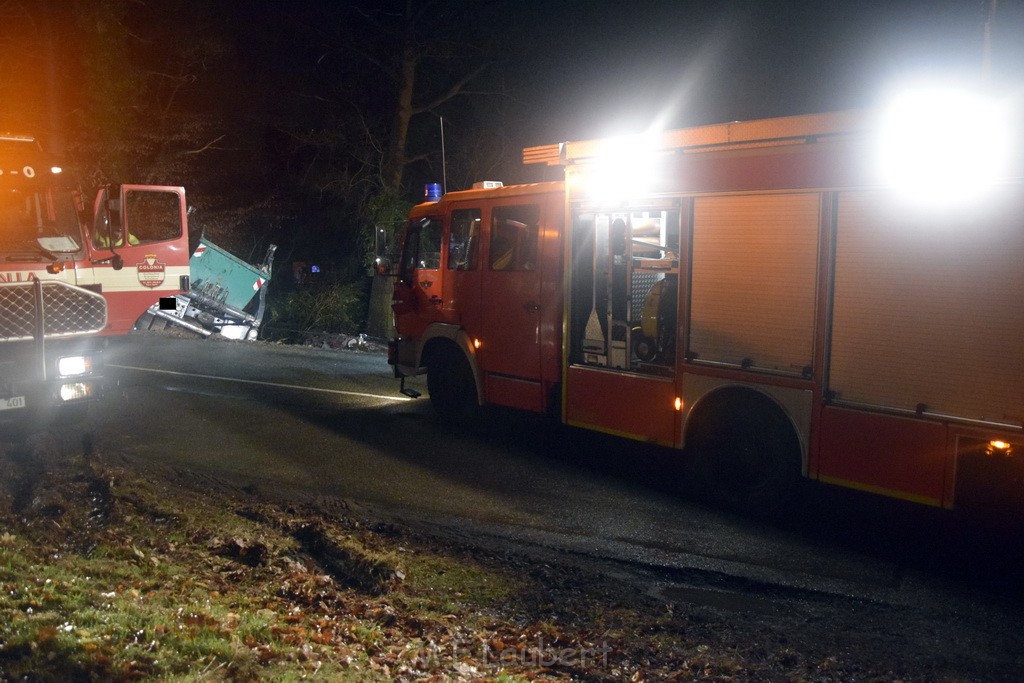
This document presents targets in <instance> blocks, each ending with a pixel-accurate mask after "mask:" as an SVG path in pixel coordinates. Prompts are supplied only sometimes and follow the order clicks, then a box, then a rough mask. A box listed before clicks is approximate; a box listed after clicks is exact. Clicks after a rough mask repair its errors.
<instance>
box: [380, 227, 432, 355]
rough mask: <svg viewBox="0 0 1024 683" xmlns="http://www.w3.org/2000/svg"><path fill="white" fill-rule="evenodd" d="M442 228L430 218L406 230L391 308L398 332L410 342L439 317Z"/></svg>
mask: <svg viewBox="0 0 1024 683" xmlns="http://www.w3.org/2000/svg"><path fill="white" fill-rule="evenodd" d="M441 228H442V222H441V220H440V219H439V218H432V217H431V218H423V219H418V220H414V221H412V222H410V224H409V226H408V227H407V229H406V235H405V243H404V245H403V247H402V261H401V263H400V265H399V276H398V282H397V283H395V292H394V298H393V299H392V304H391V308H392V310H393V311H394V313H395V323H396V326H397V327H398V329H400V330H402V331H403V334H404V335H407V336H409V337H412V338H417V337H419V336H420V335H421V334H422V333H423V330H424V329H426V327H427V325H428V324H430V323H431V322H433V321H435V320H437V319H439V316H440V313H439V309H440V306H441V303H442V292H441V275H440V270H439V269H440V267H441Z"/></svg>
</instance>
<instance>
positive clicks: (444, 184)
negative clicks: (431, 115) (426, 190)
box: [437, 116, 448, 192]
mask: <svg viewBox="0 0 1024 683" xmlns="http://www.w3.org/2000/svg"><path fill="white" fill-rule="evenodd" d="M437 118H439V119H440V120H441V191H442V192H447V191H448V167H447V166H446V165H445V160H444V117H443V116H438V117H437Z"/></svg>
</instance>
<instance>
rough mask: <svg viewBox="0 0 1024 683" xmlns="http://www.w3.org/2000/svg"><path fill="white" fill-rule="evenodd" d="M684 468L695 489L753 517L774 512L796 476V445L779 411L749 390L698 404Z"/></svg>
mask: <svg viewBox="0 0 1024 683" xmlns="http://www.w3.org/2000/svg"><path fill="white" fill-rule="evenodd" d="M700 410H701V412H700V415H699V416H698V418H699V419H698V420H697V421H695V433H694V434H693V438H692V443H691V444H690V449H691V455H692V461H691V467H690V468H689V471H688V473H687V474H688V476H689V478H690V479H691V480H692V481H691V483H692V484H694V485H695V486H696V488H697V491H698V493H699V494H701V495H703V496H704V497H705V498H707V499H709V500H711V501H712V502H714V503H716V504H719V505H723V506H725V507H728V508H731V509H734V510H738V511H741V512H744V513H746V514H751V515H755V516H761V517H764V516H772V515H774V514H776V513H777V512H779V511H780V510H781V509H782V508H783V507H784V506H785V505H786V503H787V502H789V500H790V498H791V497H792V495H793V492H794V489H795V487H796V483H797V482H798V480H799V478H800V465H801V458H800V444H799V440H798V439H797V436H796V433H795V432H794V430H793V428H792V426H791V425H790V423H789V421H788V420H787V419H786V417H785V415H784V414H783V412H782V410H781V409H780V408H779V407H778V406H776V405H775V404H774V403H773V402H772V401H771V400H770V399H768V398H767V397H765V396H763V395H761V394H758V393H757V392H754V391H751V390H743V391H738V392H735V393H731V394H724V395H721V396H713V397H711V398H710V399H709V400H708V403H706V404H705V405H703V406H701V409H700Z"/></svg>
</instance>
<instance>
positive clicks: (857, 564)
mask: <svg viewBox="0 0 1024 683" xmlns="http://www.w3.org/2000/svg"><path fill="white" fill-rule="evenodd" d="M107 363H108V366H109V369H110V373H111V375H112V376H116V377H117V378H118V379H119V382H120V396H119V397H118V398H115V399H112V400H109V401H106V402H105V403H104V404H102V405H100V406H98V408H99V410H97V411H94V416H93V425H92V429H93V430H94V431H95V434H96V438H97V442H98V443H99V444H100V445H101V447H104V448H108V449H114V450H116V451H118V452H122V453H124V454H126V455H127V456H128V457H131V458H137V459H140V460H146V461H152V462H158V463H162V464H166V465H171V466H174V467H180V468H187V469H188V470H190V471H193V472H196V473H199V474H202V475H206V476H211V477H216V478H217V479H219V480H224V481H228V482H231V483H233V484H235V485H238V486H249V487H254V490H257V491H260V492H264V493H266V494H268V495H274V496H284V497H289V496H295V497H297V498H305V499H309V498H312V499H315V500H320V501H345V504H346V505H348V506H350V507H354V508H356V509H363V510H365V511H367V513H370V514H373V515H376V516H382V517H398V518H401V519H402V520H403V521H406V522H409V523H413V524H420V525H423V526H424V527H429V528H431V529H433V530H440V531H442V532H444V533H450V534H455V535H459V536H463V537H466V538H470V539H472V540H474V541H476V542H481V543H511V544H517V545H518V546H519V547H523V548H528V549H533V550H534V551H538V552H549V553H557V554H561V555H562V556H567V557H573V558H576V559H577V560H580V561H594V562H605V563H611V565H610V566H613V565H616V563H617V566H621V567H642V568H644V570H645V571H655V572H656V573H657V572H662V573H663V574H664V575H665V576H667V577H674V578H673V580H672V581H668V580H666V581H665V582H663V584H664V585H662V587H661V588H657V587H656V586H655V587H654V588H653V589H652V590H679V581H683V582H684V583H685V582H687V581H688V582H689V583H690V584H693V585H698V584H700V585H704V586H710V587H712V588H714V589H716V590H717V589H718V588H723V587H724V588H729V587H730V586H733V587H735V586H742V585H772V586H781V587H785V588H786V589H789V590H797V591H813V592H821V593H827V594H834V595H842V596H854V597H858V598H864V599H870V600H879V601H884V602H888V603H894V604H904V605H914V604H920V603H921V602H922V601H924V602H931V601H935V602H937V603H942V604H944V605H946V606H947V607H950V606H953V607H955V606H957V605H959V606H960V607H962V608H963V609H971V610H975V609H978V608H979V606H980V605H988V606H992V605H995V606H997V607H996V608H997V609H1002V607H998V606H999V605H1004V606H1005V604H1006V596H1007V595H1011V596H1017V595H1018V592H1017V591H1019V587H1020V573H1019V572H1020V570H1019V569H1017V567H1020V566H1021V565H1020V564H1018V563H1015V562H1010V561H1008V560H1007V554H1006V552H1005V546H1003V545H1002V544H1004V543H1006V539H1005V537H1002V536H999V535H998V534H996V535H994V536H990V535H988V532H987V531H986V532H985V534H979V533H975V529H974V528H973V527H972V528H971V529H969V530H967V531H965V530H964V528H963V527H962V526H960V522H959V521H957V520H951V519H949V518H948V517H947V516H943V514H942V513H940V512H937V511H932V510H922V509H920V508H917V507H914V506H909V505H904V504H902V503H897V502H893V501H885V500H879V499H877V498H875V497H871V496H861V495H859V494H850V493H848V492H843V491H839V490H835V489H831V488H829V487H822V486H817V485H814V486H810V485H809V486H808V487H807V490H806V491H804V492H802V494H801V497H800V498H799V499H798V501H797V503H796V504H795V506H794V510H793V512H791V513H790V514H789V515H787V517H785V518H783V519H782V520H780V521H775V522H773V523H766V522H759V521H756V520H751V519H746V518H742V517H737V516H734V515H730V514H727V513H723V512H721V511H718V510H714V509H710V508H708V507H706V506H704V505H702V504H700V503H699V502H696V501H692V500H688V499H687V498H686V497H684V496H681V495H680V494H678V493H677V491H676V490H675V485H674V481H673V479H672V477H671V476H670V474H669V473H670V472H671V464H672V461H673V460H674V459H676V458H677V457H678V454H676V453H673V452H671V451H666V450H664V449H652V448H649V447H645V446H642V445H639V444H633V443H629V442H624V441H621V440H618V439H613V438H609V437H603V436H601V435H594V434H587V433H582V432H579V431H575V430H568V429H565V428H562V427H560V426H559V425H557V424H554V423H552V422H551V421H549V420H547V419H545V418H542V417H539V416H532V415H525V414H520V413H514V412H509V411H492V412H490V413H487V414H486V415H485V418H484V419H483V420H482V421H481V424H480V425H479V427H478V428H475V429H472V430H469V431H453V430H451V429H450V428H445V427H443V426H441V425H439V424H438V423H436V422H435V421H434V419H433V416H432V412H431V410H430V406H429V403H428V401H427V399H425V398H424V399H419V400H408V399H406V398H405V397H403V396H401V395H399V394H398V392H397V389H398V387H397V381H396V380H394V379H393V378H392V377H391V373H390V368H389V367H388V365H387V364H386V360H385V358H384V356H383V354H380V353H366V352H355V351H345V350H320V349H309V348H301V347H288V346H280V345H272V344H264V343H257V344H247V343H237V342H222V341H215V340H193V339H175V338H164V337H159V336H150V335H144V336H132V337H130V338H128V339H127V340H123V341H121V342H120V343H117V344H114V345H112V346H111V348H110V349H109V350H108V352H107ZM423 391H424V393H426V392H425V390H423ZM965 553H969V554H970V559H969V561H968V560H966V559H965ZM673 582H675V583H673ZM670 584H672V585H673V586H674V588H673V587H672V586H670ZM665 586H669V587H668V588H666V587H665Z"/></svg>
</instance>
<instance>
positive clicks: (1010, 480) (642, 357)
mask: <svg viewBox="0 0 1024 683" xmlns="http://www.w3.org/2000/svg"><path fill="white" fill-rule="evenodd" d="M933 113H934V112H933ZM929 122H931V119H930V118H924V119H917V120H915V121H913V123H915V124H916V125H915V126H912V128H911V129H910V131H909V132H904V133H903V137H900V138H898V139H896V140H895V141H893V139H889V141H888V142H884V143H880V142H879V140H880V139H881V136H882V135H883V133H885V132H886V130H887V126H888V124H887V123H884V122H880V121H879V120H878V119H877V117H875V116H874V115H873V114H869V113H865V112H850V113H837V114H824V115H809V116H798V117H787V118H781V119H771V120H761V121H750V122H737V123H730V124H724V125H715V126H706V127H700V128H690V129H684V130H676V131H671V132H663V133H659V134H657V135H654V136H650V137H644V138H641V137H634V138H629V139H618V140H595V141H585V142H570V143H563V144H560V145H551V146H544V147H536V148H529V149H526V150H524V162H525V163H542V164H548V165H552V166H561V167H563V168H564V182H563V181H559V182H548V183H540V184H536V185H524V186H515V187H501V186H500V183H488V184H486V185H484V184H479V186H476V187H474V188H473V189H471V190H466V191H458V192H450V193H448V194H445V195H443V196H434V197H429V196H428V200H427V201H426V202H425V203H423V204H420V205H418V206H416V207H415V208H414V209H413V210H412V212H411V215H410V217H409V220H408V223H407V225H406V227H405V229H404V231H403V234H402V237H401V249H402V251H401V257H400V260H399V262H398V263H397V264H396V265H397V268H396V271H397V278H398V280H397V283H396V286H395V293H394V300H393V310H394V314H395V324H396V329H397V332H398V337H397V339H395V340H394V341H393V342H392V344H391V346H390V354H389V355H390V362H391V363H392V364H393V365H394V369H395V374H396V376H397V377H401V378H403V390H404V378H405V377H408V376H413V375H419V374H422V373H426V375H427V388H428V390H429V393H430V398H431V401H432V403H433V404H434V405H435V406H436V409H437V411H438V412H439V413H441V414H442V415H445V416H456V415H464V414H465V413H466V412H467V411H470V410H471V409H472V408H474V407H475V406H477V405H478V404H494V405H502V406H511V407H515V408H520V409H525V410H531V411H548V410H551V411H553V412H557V413H558V414H560V416H561V419H562V420H563V421H564V422H565V423H566V424H569V425H573V426H577V427H583V428H588V429H594V430H598V431H601V432H607V433H610V434H615V435H621V436H623V437H628V438H632V439H637V440H641V441H645V442H651V443H654V444H660V445H663V446H667V447H670V448H677V449H684V448H685V450H686V451H687V454H688V456H690V457H688V458H686V461H687V462H690V463H691V465H692V466H691V467H689V468H687V470H686V471H687V472H689V474H691V475H692V476H694V477H698V478H699V479H698V481H700V482H701V483H702V485H703V487H705V488H706V489H707V490H709V491H712V492H713V493H714V494H715V496H716V497H717V498H718V499H719V500H721V501H725V502H728V503H731V504H734V505H736V506H739V507H742V508H745V509H749V510H758V509H764V508H766V507H771V506H772V505H774V504H775V503H776V502H777V501H779V500H780V497H781V496H783V495H784V494H785V492H786V491H787V490H788V489H789V487H790V486H791V485H792V483H793V482H794V480H796V479H797V478H798V477H799V476H800V475H803V476H804V477H808V478H812V479H817V480H820V481H824V482H829V483H832V484H838V485H842V486H848V487H853V488H857V489H862V490H866V491H871V492H875V493H880V494H885V495H889V496H894V497H897V498H902V499H906V500H910V501H916V502H919V503H924V504H928V505H934V506H944V507H950V508H951V507H969V506H975V505H980V506H988V505H1004V504H1005V505H1013V506H1017V507H1018V509H1019V508H1020V506H1021V503H1022V499H1024V465H1022V461H1024V438H1022V425H1024V346H1022V340H1024V305H1022V302H1024V173H1022V172H1021V171H1022V165H1021V163H1020V162H1021V159H1020V158H1019V157H1016V158H1015V157H1013V156H1012V154H1011V155H1009V156H1006V155H1004V157H1003V158H1002V160H1001V162H1005V163H1000V164H997V163H995V161H991V162H988V161H986V163H985V165H984V167H983V169H982V170H974V171H969V170H968V166H969V165H970V164H969V163H968V162H971V161H978V160H980V159H981V157H979V156H977V155H975V156H973V157H972V156H971V154H972V153H973V152H976V151H977V150H978V149H979V148H981V147H983V148H985V150H987V151H997V152H998V151H1000V150H1001V149H1002V148H1007V143H1006V141H1005V140H1002V141H1000V140H994V141H993V140H990V139H988V138H986V136H988V135H990V134H991V133H992V131H991V130H989V129H988V128H986V127H985V126H979V125H975V126H974V127H973V129H972V131H971V135H973V136H974V141H973V143H971V142H970V141H968V142H958V141H955V140H953V138H952V133H951V131H950V130H948V129H946V130H941V131H940V137H939V138H934V137H933V138H932V139H929V140H925V142H926V143H927V144H930V145H931V147H932V149H933V150H937V152H935V151H933V152H929V153H926V154H924V158H923V159H919V160H920V161H924V162H925V163H924V165H923V166H922V167H919V168H918V169H917V173H918V176H917V181H918V182H916V183H913V182H912V183H910V187H911V189H913V190H915V192H913V193H908V192H907V186H905V185H902V184H901V183H900V182H898V181H897V179H896V178H895V177H893V176H892V175H891V173H892V172H893V171H894V169H897V168H899V164H898V163H897V161H896V157H893V156H892V155H894V154H896V153H897V152H898V151H899V149H898V148H899V146H900V145H902V144H904V143H913V142H915V141H917V142H920V141H921V140H920V139H919V138H920V136H921V135H923V134H926V133H927V134H929V135H934V132H929V126H928V125H927V124H928V123H929ZM974 123H975V124H977V123H978V122H977V121H975V122H974ZM1000 145H1002V147H1000ZM908 149H913V148H912V147H910V148H908ZM1009 149H1010V151H1011V152H1013V151H1014V150H1015V149H1016V148H1015V147H1013V146H1009ZM958 151H960V152H965V153H966V154H967V158H966V159H960V158H955V159H954V157H955V153H956V152H958ZM1002 151H1005V149H1002ZM916 153H917V154H919V155H920V152H916ZM887 155H889V156H887ZM880 160H881V161H880ZM950 161H956V164H954V167H953V169H952V170H953V172H956V173H959V174H960V175H959V176H956V178H957V180H956V182H952V183H950V182H947V183H946V184H945V185H943V183H942V182H940V181H943V177H942V176H941V175H940V174H938V173H937V171H936V167H937V166H940V165H942V164H943V163H947V162H950ZM879 169H881V172H880V171H879ZM887 173H888V174H889V175H886V174H887ZM922 174H923V176H922ZM922 177H924V178H925V179H926V180H927V181H928V182H921V180H922ZM428 187H429V186H428ZM936 189H938V190H939V191H938V192H937V193H936V192H932V193H931V194H928V192H926V190H931V191H934V190H936ZM438 194H439V193H438ZM406 391H407V392H408V393H411V394H412V393H415V392H413V391H411V390H406Z"/></svg>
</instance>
